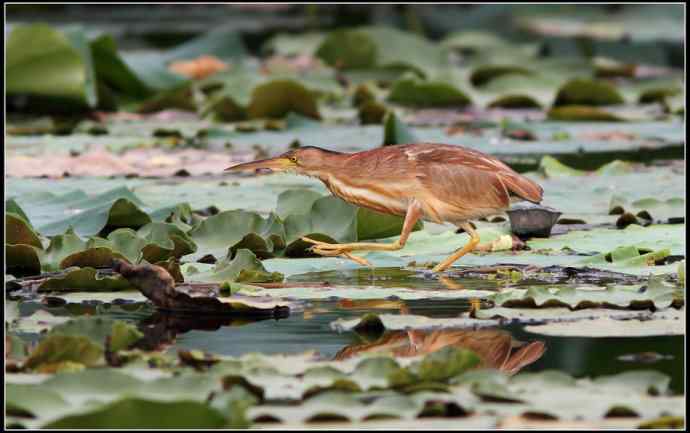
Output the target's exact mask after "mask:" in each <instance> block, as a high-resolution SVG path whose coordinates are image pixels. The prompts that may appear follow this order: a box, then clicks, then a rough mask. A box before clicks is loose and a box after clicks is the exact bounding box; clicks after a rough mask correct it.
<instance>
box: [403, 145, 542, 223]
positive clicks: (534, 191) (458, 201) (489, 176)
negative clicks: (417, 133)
mask: <svg viewBox="0 0 690 433" xmlns="http://www.w3.org/2000/svg"><path fill="white" fill-rule="evenodd" d="M407 154H408V157H409V158H410V159H413V160H414V162H415V163H416V166H417V172H418V173H419V174H418V179H419V181H420V182H421V183H422V185H424V186H425V187H426V188H427V189H428V190H429V191H430V192H432V193H433V194H434V196H435V197H437V198H438V199H439V200H442V201H443V202H446V203H448V204H451V205H453V206H455V207H457V208H458V209H460V210H462V211H466V212H468V213H470V214H472V213H474V214H486V213H491V211H492V210H493V211H497V210H500V209H504V208H507V207H508V206H509V205H510V196H511V194H514V195H517V196H519V197H520V198H523V199H525V200H529V201H533V202H539V201H541V198H542V189H541V187H540V186H539V185H537V184H536V183H534V182H533V181H531V180H530V179H527V178H526V177H524V176H522V175H520V174H519V173H516V172H515V171H513V170H512V169H511V168H510V167H508V166H507V165H505V164H504V163H503V162H501V161H499V160H498V159H496V158H493V157H491V156H489V155H486V154H484V153H481V152H478V151H475V150H472V149H467V148H464V147H461V146H447V145H418V146H414V147H410V149H408V150H407Z"/></svg>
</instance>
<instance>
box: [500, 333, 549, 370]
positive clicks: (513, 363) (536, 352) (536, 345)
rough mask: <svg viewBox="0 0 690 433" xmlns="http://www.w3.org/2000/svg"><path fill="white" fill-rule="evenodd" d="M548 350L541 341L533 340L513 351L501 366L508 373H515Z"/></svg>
mask: <svg viewBox="0 0 690 433" xmlns="http://www.w3.org/2000/svg"><path fill="white" fill-rule="evenodd" d="M545 351H546V346H545V345H544V343H543V342H541V341H533V342H531V343H530V344H528V345H526V346H523V347H521V348H520V349H519V350H518V351H517V352H515V353H513V354H512V355H511V356H510V357H509V358H508V359H507V360H506V361H505V362H504V363H503V365H502V366H501V371H504V372H506V373H507V374H511V375H512V374H515V373H517V372H518V371H520V370H521V369H522V368H523V367H525V366H527V365H530V364H531V363H533V362H535V361H537V360H538V359H539V358H541V356H542V355H543V354H544V352H545Z"/></svg>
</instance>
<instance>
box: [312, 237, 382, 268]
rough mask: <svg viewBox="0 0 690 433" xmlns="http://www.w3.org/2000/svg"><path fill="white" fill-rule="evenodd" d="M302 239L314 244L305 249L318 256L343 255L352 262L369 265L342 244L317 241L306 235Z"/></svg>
mask: <svg viewBox="0 0 690 433" xmlns="http://www.w3.org/2000/svg"><path fill="white" fill-rule="evenodd" d="M302 240H303V241H304V242H309V243H311V244H314V246H312V247H309V248H308V249H307V251H310V252H313V253H315V254H318V255H320V256H325V257H337V256H344V257H346V258H348V259H350V260H352V261H354V262H357V263H359V264H360V265H363V266H371V264H370V263H369V262H368V261H367V260H366V259H363V258H362V257H357V256H354V255H352V254H351V252H352V248H350V247H348V246H345V245H342V244H330V243H328V242H321V241H317V240H315V239H311V238H308V237H302Z"/></svg>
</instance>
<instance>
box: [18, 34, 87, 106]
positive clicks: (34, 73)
mask: <svg viewBox="0 0 690 433" xmlns="http://www.w3.org/2000/svg"><path fill="white" fill-rule="evenodd" d="M6 73H7V93H8V94H11V95H12V94H14V95H17V94H22V95H31V96H36V97H41V98H56V99H58V100H63V101H65V100H67V101H70V102H71V103H72V104H76V108H85V107H94V106H95V105H96V103H97V98H96V90H95V89H96V87H95V82H94V78H93V69H92V65H91V53H90V51H89V48H88V46H87V44H86V40H85V36H84V34H83V33H82V32H81V31H80V30H76V29H73V30H71V31H69V32H60V31H57V30H55V29H53V28H51V27H50V26H48V25H45V24H32V25H21V26H17V27H16V28H14V29H13V31H12V33H11V34H10V36H9V38H8V41H7V71H6ZM50 107H52V108H53V109H54V107H55V105H51V106H50ZM70 108H75V105H73V106H72V107H70ZM63 110H67V111H69V109H65V108H63Z"/></svg>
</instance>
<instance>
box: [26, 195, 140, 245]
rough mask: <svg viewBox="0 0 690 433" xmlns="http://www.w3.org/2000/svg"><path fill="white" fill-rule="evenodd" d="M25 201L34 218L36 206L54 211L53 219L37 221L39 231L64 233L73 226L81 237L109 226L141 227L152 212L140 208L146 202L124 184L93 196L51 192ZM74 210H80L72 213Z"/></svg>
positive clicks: (45, 210) (41, 209) (39, 209)
mask: <svg viewBox="0 0 690 433" xmlns="http://www.w3.org/2000/svg"><path fill="white" fill-rule="evenodd" d="M22 202H25V203H27V206H28V207H27V209H26V210H27V213H28V214H29V217H30V218H31V219H32V220H34V215H32V212H33V211H34V209H36V210H37V212H41V213H43V212H46V213H47V212H51V213H52V215H53V216H52V218H51V220H50V222H48V223H42V224H37V225H38V231H39V232H40V233H41V234H44V235H46V236H51V235H57V234H62V233H64V232H65V231H67V230H68V229H69V228H70V227H72V228H73V229H74V232H75V233H76V234H78V235H80V236H89V235H95V234H98V233H100V232H101V231H102V230H103V229H104V228H106V227H112V228H120V227H129V228H139V227H142V226H144V225H146V224H148V223H150V222H151V218H150V217H149V215H148V214H147V213H146V212H144V211H143V210H142V209H141V207H142V206H143V203H142V202H141V201H140V200H139V199H138V198H137V197H136V196H135V195H134V194H133V193H132V192H131V191H130V190H129V189H127V188H124V187H121V188H115V189H112V190H110V191H106V192H104V193H102V194H98V195H96V196H94V197H88V196H87V195H86V194H84V193H83V192H81V191H75V192H72V193H69V194H66V195H63V196H57V195H52V194H51V195H46V196H44V197H42V198H41V199H39V200H31V201H29V200H27V201H22ZM20 203H21V202H20ZM29 203H31V204H29ZM73 209H76V210H78V211H77V212H73V211H72V210H73ZM71 213H74V215H72V216H69V217H66V218H64V219H56V218H55V215H65V214H71ZM58 218H59V217H58ZM37 219H38V218H37ZM41 219H42V218H41Z"/></svg>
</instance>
